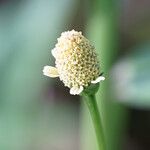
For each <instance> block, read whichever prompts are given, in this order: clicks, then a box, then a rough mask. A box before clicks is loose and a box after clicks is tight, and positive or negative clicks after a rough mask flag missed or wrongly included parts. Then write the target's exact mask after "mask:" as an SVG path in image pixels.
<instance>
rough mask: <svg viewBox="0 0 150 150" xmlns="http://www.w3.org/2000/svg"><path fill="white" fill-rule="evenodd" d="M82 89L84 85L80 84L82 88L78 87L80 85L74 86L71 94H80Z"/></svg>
mask: <svg viewBox="0 0 150 150" xmlns="http://www.w3.org/2000/svg"><path fill="white" fill-rule="evenodd" d="M82 91H83V86H80V88H78V87H72V88H71V89H70V94H71V95H79V94H80V93H81V92H82Z"/></svg>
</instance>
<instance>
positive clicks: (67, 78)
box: [43, 30, 105, 95]
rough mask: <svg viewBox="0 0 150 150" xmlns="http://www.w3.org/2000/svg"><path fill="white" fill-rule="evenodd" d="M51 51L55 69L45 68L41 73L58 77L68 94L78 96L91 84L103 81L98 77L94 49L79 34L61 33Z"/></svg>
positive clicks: (98, 70) (98, 72) (72, 32)
mask: <svg viewBox="0 0 150 150" xmlns="http://www.w3.org/2000/svg"><path fill="white" fill-rule="evenodd" d="M57 40H58V43H57V44H56V45H55V48H54V49H53V50H52V55H53V56H54V57H55V59H56V61H55V64H56V66H55V67H51V66H45V67H44V69H43V73H44V75H46V76H49V77H59V78H60V80H61V81H62V82H63V83H64V84H65V86H67V87H69V88H70V94H73V95H76V94H80V93H81V92H82V91H83V90H84V88H86V87H87V86H89V85H90V84H91V83H92V84H95V83H98V82H100V81H101V80H104V79H105V78H104V77H102V76H100V68H99V62H98V59H97V55H96V52H95V48H94V47H93V46H92V45H91V44H90V42H89V40H88V39H86V38H85V37H84V36H83V35H82V33H81V32H77V31H75V30H72V31H67V32H63V33H62V34H61V36H60V38H58V39H57Z"/></svg>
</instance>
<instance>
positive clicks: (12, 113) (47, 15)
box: [0, 0, 150, 150]
mask: <svg viewBox="0 0 150 150" xmlns="http://www.w3.org/2000/svg"><path fill="white" fill-rule="evenodd" d="M149 6H150V1H148V0H0V150H97V143H96V139H95V134H94V129H93V126H92V124H91V119H90V116H89V113H88V111H87V110H86V108H85V107H84V104H83V102H82V99H81V98H80V97H78V96H71V95H70V94H69V89H68V88H65V87H64V86H63V83H61V82H60V81H59V79H50V78H48V77H45V76H43V75H42V69H43V66H45V65H54V58H53V57H52V55H51V49H52V48H53V47H54V45H55V43H56V42H57V37H59V36H60V34H61V32H63V31H67V30H71V29H75V30H78V31H82V32H83V34H84V35H85V36H86V37H87V38H88V39H90V41H91V42H92V43H93V45H95V48H96V50H97V53H98V55H99V59H100V64H101V68H102V71H103V72H104V76H105V77H106V80H105V82H103V83H102V84H101V86H100V90H99V91H98V93H97V100H98V104H99V109H100V110H101V112H102V114H103V120H104V127H105V133H106V137H107V139H106V140H107V146H108V150H149V149H150V9H149V8H150V7H149Z"/></svg>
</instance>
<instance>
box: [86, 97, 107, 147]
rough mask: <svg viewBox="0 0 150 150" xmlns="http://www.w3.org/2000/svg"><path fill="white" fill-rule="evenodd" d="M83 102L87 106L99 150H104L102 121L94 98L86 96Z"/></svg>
mask: <svg viewBox="0 0 150 150" xmlns="http://www.w3.org/2000/svg"><path fill="white" fill-rule="evenodd" d="M84 100H85V102H86V104H87V106H88V109H89V111H90V114H91V117H92V121H93V125H94V128H95V133H96V137H97V142H98V147H99V150H106V145H105V138H104V131H103V126H102V120H101V117H100V113H99V110H98V106H97V102H96V97H95V95H86V96H85V98H84Z"/></svg>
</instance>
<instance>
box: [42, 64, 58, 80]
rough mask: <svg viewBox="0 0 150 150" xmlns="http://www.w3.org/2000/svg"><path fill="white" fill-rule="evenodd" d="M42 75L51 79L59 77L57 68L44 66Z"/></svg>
mask: <svg viewBox="0 0 150 150" xmlns="http://www.w3.org/2000/svg"><path fill="white" fill-rule="evenodd" d="M43 74H44V75H45V76H48V77H51V78H55V77H59V74H58V71H57V68H55V67H52V66H45V67H44V69H43Z"/></svg>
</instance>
